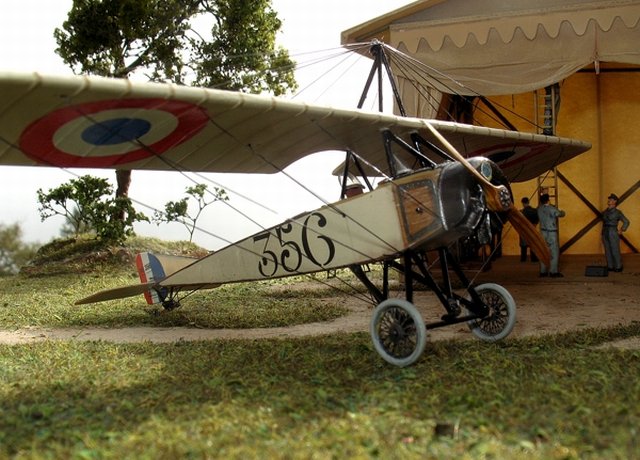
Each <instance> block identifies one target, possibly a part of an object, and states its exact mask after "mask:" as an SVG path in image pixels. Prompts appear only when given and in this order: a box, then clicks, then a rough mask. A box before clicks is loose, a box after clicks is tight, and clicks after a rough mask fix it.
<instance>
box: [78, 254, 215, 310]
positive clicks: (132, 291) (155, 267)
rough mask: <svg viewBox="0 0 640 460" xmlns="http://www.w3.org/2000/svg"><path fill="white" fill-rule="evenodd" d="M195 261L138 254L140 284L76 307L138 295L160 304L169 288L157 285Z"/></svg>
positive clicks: (106, 292) (108, 291)
mask: <svg viewBox="0 0 640 460" xmlns="http://www.w3.org/2000/svg"><path fill="white" fill-rule="evenodd" d="M197 260H198V259H195V258H192V257H181V256H167V255H156V254H151V253H149V252H143V253H140V254H138V255H137V256H136V267H137V268H138V275H140V281H141V284H136V285H134V286H123V287H119V288H114V289H106V290H104V291H100V292H97V293H95V294H93V295H90V296H89V297H85V298H83V299H80V300H78V301H77V302H76V305H80V304H86V303H94V302H102V301H104V300H113V299H122V298H124V297H132V296H134V295H138V294H144V298H145V300H146V301H147V303H148V304H149V305H152V304H155V303H161V302H163V301H164V300H165V299H166V298H167V296H168V295H169V288H168V287H164V286H159V285H158V283H160V282H161V281H162V280H163V279H165V278H166V277H167V276H169V275H171V274H173V273H175V272H177V271H178V270H182V269H183V268H185V267H187V266H189V265H191V264H193V263H194V262H195V261H197ZM216 286H217V285H208V286H206V287H207V288H212V287H216ZM173 287H175V286H173ZM200 287H201V288H202V287H205V286H200Z"/></svg>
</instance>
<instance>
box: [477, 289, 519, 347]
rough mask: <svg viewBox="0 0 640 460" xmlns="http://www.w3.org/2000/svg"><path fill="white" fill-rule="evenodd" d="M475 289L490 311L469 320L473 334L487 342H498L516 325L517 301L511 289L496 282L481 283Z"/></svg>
mask: <svg viewBox="0 0 640 460" xmlns="http://www.w3.org/2000/svg"><path fill="white" fill-rule="evenodd" d="M475 291H476V292H477V293H478V295H479V296H480V299H482V303H483V304H485V305H486V306H487V307H488V308H489V313H488V314H487V315H486V316H484V317H482V318H475V319H472V320H470V321H468V322H467V324H468V325H469V329H471V332H472V333H473V335H475V336H476V337H478V338H479V339H480V340H484V341H485V342H497V341H498V340H502V339H504V338H505V337H506V336H508V335H509V334H510V333H511V331H512V330H513V327H514V326H515V325H516V302H515V301H514V300H513V297H512V296H511V294H509V291H507V290H506V289H505V288H503V287H502V286H500V285H499V284H495V283H486V284H481V285H480V286H477V287H476V288H475Z"/></svg>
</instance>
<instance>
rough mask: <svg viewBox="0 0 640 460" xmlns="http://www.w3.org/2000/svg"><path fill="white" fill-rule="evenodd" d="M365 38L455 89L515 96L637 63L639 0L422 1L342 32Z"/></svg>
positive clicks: (444, 87) (639, 52) (345, 38)
mask: <svg viewBox="0 0 640 460" xmlns="http://www.w3.org/2000/svg"><path fill="white" fill-rule="evenodd" d="M373 38H382V39H383V40H385V41H386V43H388V44H390V45H391V46H393V47H394V48H397V49H398V50H400V51H403V52H404V53H407V54H408V55H410V56H411V57H413V58H416V59H417V60H419V61H420V62H422V63H424V64H426V65H427V66H430V67H433V68H434V69H436V70H437V71H439V72H442V73H443V74H445V75H447V76H448V77H450V78H451V79H452V80H453V81H455V82H458V83H460V84H461V85H462V86H456V88H455V90H456V91H455V92H456V93H459V94H468V95H473V94H482V95H496V94H517V93H523V92H527V91H532V90H534V89H539V88H543V87H545V86H548V85H550V84H552V83H555V82H558V81H561V80H562V79H564V78H566V77H568V76H569V75H571V74H573V73H574V72H576V71H577V70H579V69H581V68H583V67H585V66H588V65H590V64H592V63H593V64H595V66H596V68H597V67H598V65H599V63H600V62H615V63H626V64H640V46H639V45H638V44H639V43H640V0H600V1H593V0H483V1H470V0H423V1H420V2H415V3H413V4H410V5H408V6H407V7H404V8H403V9H400V10H397V11H395V12H391V13H389V14H387V15H385V16H381V17H379V18H376V19H374V20H372V21H369V22H367V23H365V24H362V25H360V26H357V27H354V28H352V29H350V30H348V31H345V32H343V34H342V40H343V43H345V44H346V43H347V42H349V41H352V40H359V41H361V40H363V39H373ZM435 86H436V87H437V88H438V89H439V90H441V91H443V92H449V93H451V92H454V91H452V87H451V84H450V82H447V84H444V85H438V84H437V83H436V84H435Z"/></svg>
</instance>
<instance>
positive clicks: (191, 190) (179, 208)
mask: <svg viewBox="0 0 640 460" xmlns="http://www.w3.org/2000/svg"><path fill="white" fill-rule="evenodd" d="M185 193H186V194H187V195H188V196H187V197H185V198H183V199H182V200H180V201H169V202H167V204H165V206H164V212H162V211H156V212H155V213H154V216H153V220H154V222H156V224H158V225H160V223H162V222H180V223H181V224H182V225H184V226H185V227H186V229H187V231H188V232H189V242H191V241H193V232H194V231H195V229H196V226H197V222H198V219H199V218H200V215H201V214H202V211H203V210H204V208H206V207H207V206H209V205H210V204H211V203H215V202H216V201H227V200H228V199H229V197H228V196H227V192H226V191H225V190H224V189H221V188H218V187H214V192H210V191H208V190H207V185H206V184H197V185H194V186H193V187H187V189H186V190H185ZM206 193H209V194H210V195H211V196H213V198H212V199H210V200H209V201H207V200H206V199H205V194H206ZM189 198H192V199H195V201H196V204H197V206H198V209H197V211H196V213H195V214H194V215H191V214H189Z"/></svg>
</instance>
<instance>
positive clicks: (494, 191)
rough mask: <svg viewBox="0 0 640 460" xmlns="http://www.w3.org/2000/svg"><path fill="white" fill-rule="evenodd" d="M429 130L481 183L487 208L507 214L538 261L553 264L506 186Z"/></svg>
mask: <svg viewBox="0 0 640 460" xmlns="http://www.w3.org/2000/svg"><path fill="white" fill-rule="evenodd" d="M426 125H427V128H429V130H430V131H431V133H432V134H433V135H434V136H435V137H436V139H438V140H439V141H440V143H441V144H442V145H444V147H445V148H446V149H447V150H448V151H449V153H450V154H451V156H452V157H453V158H454V159H455V160H457V161H459V162H460V164H462V165H463V166H464V167H465V168H466V169H467V170H468V171H469V172H470V173H471V174H472V175H473V176H474V177H475V178H476V179H478V182H480V185H481V186H482V190H483V192H484V195H485V198H486V201H487V207H488V208H489V209H490V210H491V211H495V212H503V211H506V212H507V219H508V220H509V222H510V223H511V225H512V226H513V228H514V229H515V230H516V231H517V232H518V234H519V235H520V236H521V237H522V238H524V240H525V241H526V242H527V244H528V245H529V246H530V247H531V250H532V251H533V253H534V254H535V255H536V256H537V257H538V259H539V260H540V261H541V262H542V263H543V264H545V265H546V266H547V267H548V266H549V265H550V264H551V252H550V251H549V247H548V246H547V243H546V241H545V240H544V238H542V235H541V234H540V233H539V232H538V231H537V230H536V228H535V227H534V226H533V225H531V223H530V222H529V221H528V220H527V218H526V217H524V215H523V214H522V213H521V212H520V211H518V209H517V208H516V207H515V206H514V204H513V201H512V200H511V194H510V193H509V190H508V189H507V187H505V186H504V185H494V184H492V183H491V182H490V181H489V180H487V178H486V177H484V176H483V175H482V174H480V173H479V172H478V171H477V170H476V168H474V167H473V166H472V165H471V163H469V162H468V161H467V159H466V158H465V157H463V156H462V155H461V154H460V152H458V151H457V150H456V148H455V147H454V146H453V145H451V143H450V142H449V141H448V140H447V139H446V138H445V137H444V136H443V135H442V134H440V133H439V132H438V130H437V129H435V128H434V127H433V126H431V124H430V123H428V122H427V123H426Z"/></svg>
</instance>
